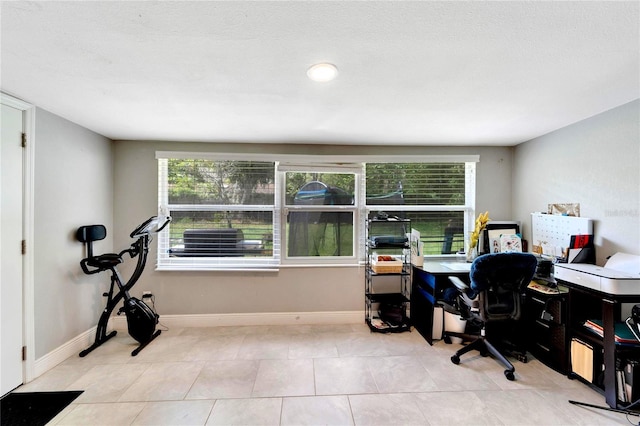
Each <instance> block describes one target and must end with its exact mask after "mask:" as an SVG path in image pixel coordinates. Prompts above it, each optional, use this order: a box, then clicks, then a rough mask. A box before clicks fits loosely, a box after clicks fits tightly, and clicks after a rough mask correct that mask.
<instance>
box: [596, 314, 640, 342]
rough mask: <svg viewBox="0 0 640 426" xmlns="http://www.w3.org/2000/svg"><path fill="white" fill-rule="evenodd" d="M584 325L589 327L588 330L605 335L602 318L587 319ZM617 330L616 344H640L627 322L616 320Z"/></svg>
mask: <svg viewBox="0 0 640 426" xmlns="http://www.w3.org/2000/svg"><path fill="white" fill-rule="evenodd" d="M584 326H585V327H586V328H587V330H590V331H591V332H593V333H595V334H597V335H598V336H600V337H603V332H602V320H597V319H593V320H587V321H585V323H584ZM615 331H616V335H615V341H616V344H621V345H639V344H640V342H638V339H636V338H635V336H634V335H633V333H632V332H631V330H629V327H627V324H625V323H624V322H616V325H615Z"/></svg>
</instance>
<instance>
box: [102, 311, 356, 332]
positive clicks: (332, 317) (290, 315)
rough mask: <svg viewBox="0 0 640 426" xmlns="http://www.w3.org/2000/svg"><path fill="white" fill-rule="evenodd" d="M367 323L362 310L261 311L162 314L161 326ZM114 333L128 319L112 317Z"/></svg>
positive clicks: (124, 328) (123, 328)
mask: <svg viewBox="0 0 640 426" xmlns="http://www.w3.org/2000/svg"><path fill="white" fill-rule="evenodd" d="M361 322H362V323H364V312H362V311H331V312H261V313H250V314H201V315H161V316H160V323H162V324H163V325H165V326H167V327H169V328H185V327H224V326H242V325H296V324H298V325H300V324H358V323H361ZM109 325H110V326H111V327H113V329H114V330H126V329H127V319H126V317H124V315H123V316H119V317H112V318H111V321H109Z"/></svg>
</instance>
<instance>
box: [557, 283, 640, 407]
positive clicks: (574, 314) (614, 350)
mask: <svg viewBox="0 0 640 426" xmlns="http://www.w3.org/2000/svg"><path fill="white" fill-rule="evenodd" d="M559 282H561V283H562V284H563V285H566V286H567V287H568V288H569V321H570V324H569V327H570V328H569V333H570V335H571V337H577V338H579V339H581V340H583V341H586V342H588V343H589V344H592V345H593V346H594V364H595V363H596V361H595V360H596V359H597V358H596V356H595V355H596V352H597V351H598V350H600V349H601V350H602V352H601V353H602V364H604V381H603V383H602V386H603V388H600V389H601V390H602V391H603V393H604V396H605V400H606V402H607V404H608V405H609V407H612V408H615V407H617V406H618V400H617V384H616V376H615V371H616V359H617V358H618V357H619V356H621V355H622V354H623V353H625V352H629V353H631V355H629V354H625V356H632V357H633V358H635V359H640V347H624V346H621V345H616V343H615V331H614V327H615V323H616V321H619V320H620V319H621V304H622V303H640V294H636V295H628V294H610V293H605V292H602V291H598V290H593V289H591V288H587V287H584V286H581V285H578V284H575V283H571V282H569V281H561V280H559ZM594 318H595V319H602V329H603V337H602V338H600V337H598V336H595V335H594V334H591V333H589V332H587V331H585V328H584V327H583V326H582V325H583V324H584V321H585V320H587V319H594ZM598 358H599V357H598ZM599 369H600V366H599V365H594V370H599ZM600 371H601V370H600ZM594 378H595V371H594ZM591 385H592V386H594V387H597V388H598V387H599V386H598V384H597V383H595V382H593V383H591Z"/></svg>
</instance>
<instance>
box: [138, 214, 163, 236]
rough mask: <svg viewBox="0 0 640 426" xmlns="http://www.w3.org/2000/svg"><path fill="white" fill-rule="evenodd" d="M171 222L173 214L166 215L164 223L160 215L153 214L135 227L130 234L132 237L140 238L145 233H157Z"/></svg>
mask: <svg viewBox="0 0 640 426" xmlns="http://www.w3.org/2000/svg"><path fill="white" fill-rule="evenodd" d="M169 222H171V216H166V217H164V222H162V223H161V219H160V218H159V217H158V216H151V217H150V218H149V219H147V220H145V221H144V222H142V223H141V224H140V225H139V226H138V227H137V228H136V229H134V230H133V232H131V234H130V235H129V236H130V237H131V238H140V237H143V236H145V235H151V234H157V233H158V232H160V231H162V230H163V229H164V228H165V227H166V226H167V225H168V224H169Z"/></svg>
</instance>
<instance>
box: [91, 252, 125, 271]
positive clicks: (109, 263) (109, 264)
mask: <svg viewBox="0 0 640 426" xmlns="http://www.w3.org/2000/svg"><path fill="white" fill-rule="evenodd" d="M85 260H86V262H87V265H89V266H92V267H94V268H100V269H102V270H106V269H111V268H113V267H114V266H116V265H119V264H121V263H122V262H123V260H122V256H120V255H119V254H117V253H105V254H101V255H100V256H93V257H88V258H87V259H85Z"/></svg>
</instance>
